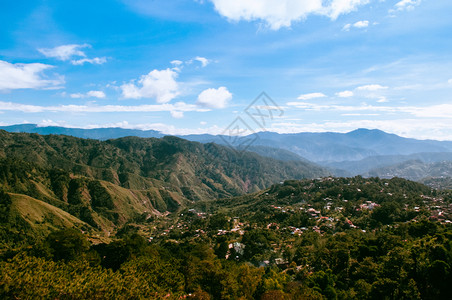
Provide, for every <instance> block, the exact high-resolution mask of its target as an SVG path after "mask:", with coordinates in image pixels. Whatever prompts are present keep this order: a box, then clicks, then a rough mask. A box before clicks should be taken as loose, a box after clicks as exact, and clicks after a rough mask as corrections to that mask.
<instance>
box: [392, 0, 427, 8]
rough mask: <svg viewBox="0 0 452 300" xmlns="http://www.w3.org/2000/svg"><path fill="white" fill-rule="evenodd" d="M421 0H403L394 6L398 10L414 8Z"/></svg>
mask: <svg viewBox="0 0 452 300" xmlns="http://www.w3.org/2000/svg"><path fill="white" fill-rule="evenodd" d="M421 2H422V1H421V0H402V1H399V2H397V3H396V4H395V5H394V7H395V9H396V10H399V11H400V10H412V9H414V8H415V7H416V6H418V5H419V4H421Z"/></svg>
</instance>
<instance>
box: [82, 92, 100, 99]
mask: <svg viewBox="0 0 452 300" xmlns="http://www.w3.org/2000/svg"><path fill="white" fill-rule="evenodd" d="M86 95H87V96H89V97H94V98H99V99H101V98H105V93H104V92H102V91H89V92H88V93H86Z"/></svg>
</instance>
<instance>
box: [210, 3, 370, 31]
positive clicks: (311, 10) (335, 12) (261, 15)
mask: <svg viewBox="0 0 452 300" xmlns="http://www.w3.org/2000/svg"><path fill="white" fill-rule="evenodd" d="M211 2H213V4H214V6H215V10H216V11H217V12H218V13H219V14H220V15H222V16H224V17H226V18H227V19H229V20H231V21H240V20H245V21H255V20H262V21H264V22H265V23H266V24H267V25H268V26H269V27H270V28H271V29H273V30H278V29H280V28H281V27H290V26H291V24H292V23H293V22H296V21H300V20H303V19H305V18H306V17H307V16H309V15H311V14H316V15H325V16H328V17H330V18H331V19H333V20H335V19H336V18H337V17H338V16H339V15H341V14H346V13H349V12H351V11H353V10H356V8H357V7H358V6H360V5H364V4H367V3H369V0H331V1H328V2H327V3H326V5H324V4H323V3H322V2H323V1H322V0H298V1H296V0H235V1H233V0H211Z"/></svg>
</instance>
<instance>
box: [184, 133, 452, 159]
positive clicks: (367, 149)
mask: <svg viewBox="0 0 452 300" xmlns="http://www.w3.org/2000/svg"><path fill="white" fill-rule="evenodd" d="M184 138H186V139H188V140H192V141H199V142H202V143H206V142H215V143H218V144H225V143H226V141H227V140H228V139H227V137H221V136H209V135H205V134H204V135H188V136H184ZM254 138H255V141H254V142H253V146H267V147H273V148H281V149H285V150H288V151H291V152H293V153H295V154H297V155H299V156H301V157H304V158H305V159H308V160H310V161H314V162H317V163H320V164H328V163H331V162H342V161H358V160H362V159H364V158H367V157H371V156H381V155H410V154H414V153H421V152H452V142H450V141H444V142H441V141H433V140H416V139H410V138H403V137H400V136H397V135H395V134H389V133H385V132H383V131H381V130H376V129H374V130H369V129H357V130H354V131H351V132H349V133H333V132H324V133H307V132H304V133H293V134H278V133H274V132H260V133H257V134H255V137H254ZM247 139H250V136H247V137H241V138H238V139H237V141H236V142H235V144H241V143H242V142H244V141H245V140H247Z"/></svg>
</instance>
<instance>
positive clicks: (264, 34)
mask: <svg viewBox="0 0 452 300" xmlns="http://www.w3.org/2000/svg"><path fill="white" fill-rule="evenodd" d="M451 15H452V1H446V0H440V1H438V0H171V1H168V0H96V1H85V0H78V1H72V0H71V1H69V0H68V1H56V0H46V1H45V0H42V1H39V0H36V1H35V0H15V1H2V2H1V4H0V125H10V124H19V123H36V124H39V125H41V126H47V125H61V126H68V127H83V128H94V127H111V126H119V127H124V128H139V129H155V130H160V131H163V132H165V133H170V134H186V133H224V132H226V131H228V129H231V128H236V127H240V128H242V129H243V132H247V131H256V130H268V131H276V132H281V133H282V132H301V131H310V132H319V131H336V132H347V131H351V130H354V129H356V128H363V127H364V128H378V129H381V130H384V131H387V132H391V133H396V134H399V135H402V136H407V137H415V138H420V139H427V138H431V139H441V140H452V51H451V49H452V18H451V17H450V16H451ZM262 92H265V93H266V94H265V95H261V93H262ZM259 95H261V97H259ZM267 96H268V97H267ZM256 98H257V100H256ZM255 100H256V101H255ZM251 111H254V113H250V112H251ZM247 112H248V113H247ZM255 112H258V114H260V116H258V117H256V113H255ZM253 115H254V116H255V117H253ZM237 120H240V122H238V121H237ZM259 120H262V121H263V122H260V121H259ZM231 124H232V125H231ZM231 126H232V127H231ZM225 130H226V131H225Z"/></svg>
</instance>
